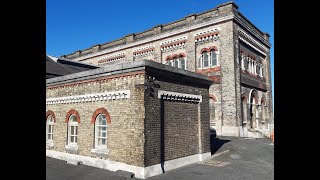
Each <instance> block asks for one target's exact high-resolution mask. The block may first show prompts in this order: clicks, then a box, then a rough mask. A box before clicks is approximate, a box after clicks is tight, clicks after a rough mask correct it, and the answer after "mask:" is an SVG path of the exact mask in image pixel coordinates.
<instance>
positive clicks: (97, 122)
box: [94, 114, 108, 149]
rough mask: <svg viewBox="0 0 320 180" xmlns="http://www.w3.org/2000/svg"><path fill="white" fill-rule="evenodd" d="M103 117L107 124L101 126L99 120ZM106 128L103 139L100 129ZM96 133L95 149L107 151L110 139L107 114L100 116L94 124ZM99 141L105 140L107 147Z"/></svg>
mask: <svg viewBox="0 0 320 180" xmlns="http://www.w3.org/2000/svg"><path fill="white" fill-rule="evenodd" d="M101 116H104V120H105V122H106V125H99V120H100V119H99V118H100V117H101ZM103 127H105V128H106V130H105V131H102V130H101V131H102V132H105V137H101V136H100V135H99V128H103ZM94 132H95V136H94V140H95V143H94V148H95V149H107V137H108V124H107V116H106V115H105V114H99V115H98V116H97V117H96V120H95V123H94ZM99 139H105V145H99Z"/></svg>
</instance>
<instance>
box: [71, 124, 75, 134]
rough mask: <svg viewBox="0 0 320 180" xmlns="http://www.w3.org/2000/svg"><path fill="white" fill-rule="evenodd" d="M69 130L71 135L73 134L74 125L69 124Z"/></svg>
mask: <svg viewBox="0 0 320 180" xmlns="http://www.w3.org/2000/svg"><path fill="white" fill-rule="evenodd" d="M70 130H71V132H70V133H71V135H74V134H75V133H74V126H70Z"/></svg>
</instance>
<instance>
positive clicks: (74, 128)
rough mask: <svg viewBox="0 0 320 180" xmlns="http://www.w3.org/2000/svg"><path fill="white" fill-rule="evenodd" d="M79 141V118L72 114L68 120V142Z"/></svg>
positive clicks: (74, 142)
mask: <svg viewBox="0 0 320 180" xmlns="http://www.w3.org/2000/svg"><path fill="white" fill-rule="evenodd" d="M77 142H78V119H77V117H76V115H74V114H72V115H70V117H69V121H68V144H75V145H76V144H77Z"/></svg>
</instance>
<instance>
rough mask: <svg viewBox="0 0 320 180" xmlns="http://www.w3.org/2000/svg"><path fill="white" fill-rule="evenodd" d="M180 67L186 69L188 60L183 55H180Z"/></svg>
mask: <svg viewBox="0 0 320 180" xmlns="http://www.w3.org/2000/svg"><path fill="white" fill-rule="evenodd" d="M179 61H180V68H181V69H183V70H186V60H185V59H184V58H183V57H180V59H179Z"/></svg>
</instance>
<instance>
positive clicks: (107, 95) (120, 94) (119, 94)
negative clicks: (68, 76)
mask: <svg viewBox="0 0 320 180" xmlns="http://www.w3.org/2000/svg"><path fill="white" fill-rule="evenodd" d="M129 98H130V90H122V91H114V92H103V93H95V94H85V95H78V96H65V97H57V98H49V99H46V105H56V104H72V103H80V102H81V103H84V102H96V101H106V100H118V99H129Z"/></svg>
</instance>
